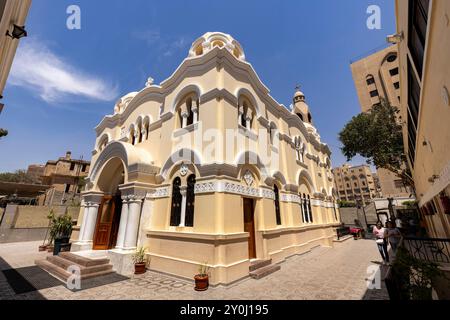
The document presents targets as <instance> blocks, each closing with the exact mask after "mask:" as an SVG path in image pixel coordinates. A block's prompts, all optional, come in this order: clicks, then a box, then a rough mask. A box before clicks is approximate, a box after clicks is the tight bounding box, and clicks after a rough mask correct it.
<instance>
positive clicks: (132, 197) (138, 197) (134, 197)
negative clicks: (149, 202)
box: [127, 194, 145, 202]
mask: <svg viewBox="0 0 450 320" xmlns="http://www.w3.org/2000/svg"><path fill="white" fill-rule="evenodd" d="M144 197H145V196H142V195H137V194H130V195H128V196H127V201H128V202H142V200H143V199H144Z"/></svg>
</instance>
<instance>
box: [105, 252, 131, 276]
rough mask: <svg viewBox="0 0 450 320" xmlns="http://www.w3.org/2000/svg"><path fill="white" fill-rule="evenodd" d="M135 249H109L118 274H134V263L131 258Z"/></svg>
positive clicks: (110, 257) (114, 268) (111, 260)
mask: <svg viewBox="0 0 450 320" xmlns="http://www.w3.org/2000/svg"><path fill="white" fill-rule="evenodd" d="M134 253H135V249H120V248H116V249H112V250H109V251H108V258H109V260H110V263H111V264H112V265H113V270H114V271H115V272H117V273H118V274H121V275H125V276H129V275H132V274H134V263H133V260H132V259H131V257H132V255H133V254H134Z"/></svg>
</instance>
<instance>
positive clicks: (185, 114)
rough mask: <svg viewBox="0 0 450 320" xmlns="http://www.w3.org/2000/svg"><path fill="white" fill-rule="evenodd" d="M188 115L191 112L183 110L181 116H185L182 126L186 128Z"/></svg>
mask: <svg viewBox="0 0 450 320" xmlns="http://www.w3.org/2000/svg"><path fill="white" fill-rule="evenodd" d="M188 117H189V112H187V111H183V112H181V118H183V122H182V124H181V127H182V128H186V126H187V119H188Z"/></svg>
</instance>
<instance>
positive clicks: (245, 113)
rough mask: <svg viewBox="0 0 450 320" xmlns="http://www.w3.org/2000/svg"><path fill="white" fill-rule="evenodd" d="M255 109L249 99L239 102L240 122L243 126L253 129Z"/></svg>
mask: <svg viewBox="0 0 450 320" xmlns="http://www.w3.org/2000/svg"><path fill="white" fill-rule="evenodd" d="M253 116H254V111H253V108H252V107H251V105H250V103H249V102H248V101H247V100H245V99H244V100H242V101H240V102H239V122H240V124H241V126H243V127H245V128H247V129H248V130H251V129H252V128H253Z"/></svg>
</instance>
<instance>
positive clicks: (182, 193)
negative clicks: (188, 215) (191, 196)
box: [180, 186, 187, 197]
mask: <svg viewBox="0 0 450 320" xmlns="http://www.w3.org/2000/svg"><path fill="white" fill-rule="evenodd" d="M180 193H181V195H182V196H183V197H185V196H186V194H187V186H181V187H180Z"/></svg>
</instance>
